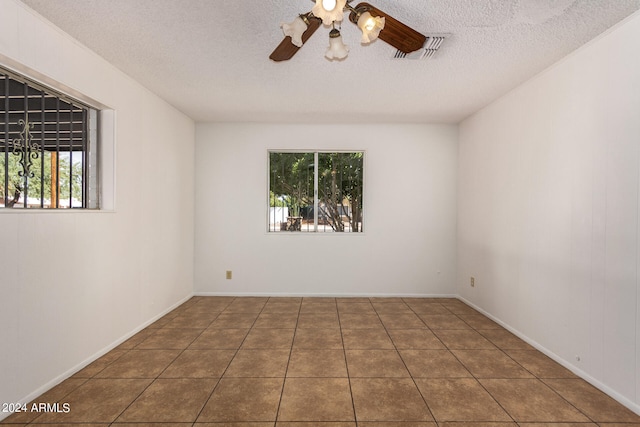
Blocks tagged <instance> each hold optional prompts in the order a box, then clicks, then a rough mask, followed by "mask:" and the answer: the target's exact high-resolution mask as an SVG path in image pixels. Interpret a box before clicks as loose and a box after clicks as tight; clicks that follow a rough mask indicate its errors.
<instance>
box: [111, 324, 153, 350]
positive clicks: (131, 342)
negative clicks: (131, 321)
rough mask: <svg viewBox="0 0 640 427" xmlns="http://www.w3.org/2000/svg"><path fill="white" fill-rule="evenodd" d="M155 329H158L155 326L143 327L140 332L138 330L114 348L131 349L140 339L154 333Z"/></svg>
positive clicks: (142, 339)
mask: <svg viewBox="0 0 640 427" xmlns="http://www.w3.org/2000/svg"><path fill="white" fill-rule="evenodd" d="M157 331H158V329H157V328H145V329H143V330H141V331H140V332H138V333H137V334H135V335H134V336H132V337H131V338H129V339H128V340H126V341H125V342H123V343H122V344H120V345H119V346H118V347H116V350H131V349H132V348H135V347H136V346H137V345H138V344H140V343H141V342H142V341H144V340H146V339H147V338H149V337H150V336H151V335H153V334H155V333H156V332H157Z"/></svg>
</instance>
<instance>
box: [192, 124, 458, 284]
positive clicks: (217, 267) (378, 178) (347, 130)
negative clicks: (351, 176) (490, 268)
mask: <svg viewBox="0 0 640 427" xmlns="http://www.w3.org/2000/svg"><path fill="white" fill-rule="evenodd" d="M268 149H305V150H314V149H320V150H365V190H364V229H365V232H364V233H362V234H333V233H327V234H313V235H309V234H295V233H267V231H266V230H267V212H268V211H267V203H268V197H267V194H268V189H267V175H268V173H267V163H268V157H267V150H268ZM456 162H457V128H456V127H455V126H426V125H376V126H371V125H317V126H314V125H276V124H274V125H262V124H198V125H197V126H196V221H195V222H196V230H197V233H196V238H195V239H196V240H195V242H196V245H195V248H196V249H195V260H196V262H195V277H196V278H195V291H196V293H201V294H208V293H212V294H268V295H275V294H282V295H443V294H452V292H453V288H452V286H451V284H452V283H453V282H454V280H455V255H456V250H455V235H456V225H455V224H456V214H455V212H456V197H455V191H456ZM226 270H232V271H233V279H232V280H226V279H225V271H226Z"/></svg>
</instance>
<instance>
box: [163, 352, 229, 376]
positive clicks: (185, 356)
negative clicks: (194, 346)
mask: <svg viewBox="0 0 640 427" xmlns="http://www.w3.org/2000/svg"><path fill="white" fill-rule="evenodd" d="M234 354H235V351H234V350H184V351H183V352H182V353H181V354H180V356H178V357H177V358H176V359H175V360H174V361H173V362H172V363H171V365H169V366H168V367H167V369H165V371H164V372H163V373H162V375H161V376H160V377H161V378H220V377H221V376H222V374H223V373H224V371H225V369H227V366H229V362H230V361H231V358H232V357H233V355H234Z"/></svg>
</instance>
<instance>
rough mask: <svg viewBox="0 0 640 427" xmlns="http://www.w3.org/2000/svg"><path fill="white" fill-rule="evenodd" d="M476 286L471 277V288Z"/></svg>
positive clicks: (474, 280) (473, 278)
mask: <svg viewBox="0 0 640 427" xmlns="http://www.w3.org/2000/svg"><path fill="white" fill-rule="evenodd" d="M475 286H476V279H475V277H473V276H471V287H472V288H473V287H475Z"/></svg>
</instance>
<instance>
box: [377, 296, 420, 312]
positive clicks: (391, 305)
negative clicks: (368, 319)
mask: <svg viewBox="0 0 640 427" xmlns="http://www.w3.org/2000/svg"><path fill="white" fill-rule="evenodd" d="M399 301H400V300H398V299H397V298H394V299H390V300H388V301H385V300H383V299H374V300H373V302H372V303H371V304H372V305H373V308H374V310H375V311H376V313H378V314H413V311H412V310H411V309H410V308H409V306H408V305H407V304H405V303H404V302H401V301H400V302H399Z"/></svg>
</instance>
